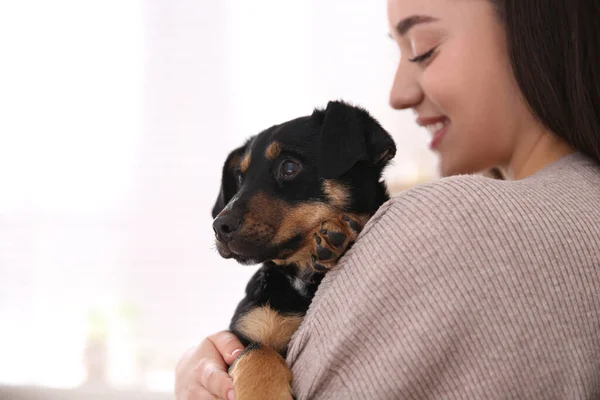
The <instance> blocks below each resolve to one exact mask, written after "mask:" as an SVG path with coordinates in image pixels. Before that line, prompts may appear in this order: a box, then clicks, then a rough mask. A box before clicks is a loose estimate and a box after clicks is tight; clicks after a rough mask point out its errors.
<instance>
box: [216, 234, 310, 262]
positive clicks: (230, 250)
mask: <svg viewBox="0 0 600 400" xmlns="http://www.w3.org/2000/svg"><path fill="white" fill-rule="evenodd" d="M302 242H303V241H302V236H301V235H297V236H294V237H293V238H291V239H289V240H287V241H286V242H284V243H283V244H279V245H272V244H254V243H250V242H248V241H245V240H243V239H240V238H233V239H232V240H230V241H228V242H227V243H225V242H221V241H220V240H218V239H217V240H216V247H217V251H218V252H219V255H220V256H221V257H223V258H233V259H234V260H236V261H237V262H239V263H240V264H244V265H253V264H261V263H264V262H267V261H273V260H277V259H282V258H285V257H287V256H288V255H290V254H292V253H293V252H295V251H296V250H297V249H298V248H299V247H300V246H301V244H302Z"/></svg>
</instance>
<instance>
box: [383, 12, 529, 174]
mask: <svg viewBox="0 0 600 400" xmlns="http://www.w3.org/2000/svg"><path fill="white" fill-rule="evenodd" d="M495 12H496V11H495V9H494V8H493V6H492V5H491V3H490V2H489V1H487V0H388V19H389V25H390V32H391V34H392V37H393V38H394V40H395V41H396V43H397V44H398V46H399V48H400V52H401V56H400V61H399V64H398V68H397V71H396V75H395V78H394V83H393V86H392V90H391V95H390V104H391V105H392V107H394V108H396V109H405V108H412V109H413V110H414V112H415V114H416V115H417V123H419V125H422V126H425V127H426V128H427V129H428V130H429V131H430V133H431V147H432V149H433V150H435V151H436V152H438V153H439V155H440V170H441V171H440V172H441V174H442V175H443V176H449V175H455V174H464V173H476V172H479V171H482V170H484V169H487V168H489V167H492V166H502V167H506V166H508V165H509V164H510V162H511V158H512V157H513V156H514V152H515V149H516V146H517V140H518V139H519V132H522V131H523V130H524V129H527V128H528V126H529V125H531V124H533V123H535V122H534V118H533V116H532V114H531V113H530V111H529V109H528V108H527V107H526V105H525V104H524V101H523V100H522V97H521V95H520V92H519V90H518V86H517V83H516V81H515V79H514V77H513V73H512V69H511V66H510V61H509V57H508V52H507V46H506V41H505V37H504V29H503V26H502V24H501V23H500V21H499V20H498V19H497V16H496V14H495Z"/></svg>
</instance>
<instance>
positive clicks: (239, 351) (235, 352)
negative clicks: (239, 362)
mask: <svg viewBox="0 0 600 400" xmlns="http://www.w3.org/2000/svg"><path fill="white" fill-rule="evenodd" d="M241 352H242V350H240V349H237V350H235V351H234V352H233V353H231V355H232V356H233V357H236V355H237V354H238V353H241Z"/></svg>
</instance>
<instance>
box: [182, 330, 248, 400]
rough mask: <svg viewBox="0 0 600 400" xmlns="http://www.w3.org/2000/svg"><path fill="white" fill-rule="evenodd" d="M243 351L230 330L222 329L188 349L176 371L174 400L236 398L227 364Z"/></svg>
mask: <svg viewBox="0 0 600 400" xmlns="http://www.w3.org/2000/svg"><path fill="white" fill-rule="evenodd" d="M242 350H244V346H242V343H240V341H239V340H238V338H237V337H236V336H235V335H234V334H233V333H231V332H228V331H222V332H219V333H215V334H214V335H211V336H209V337H207V338H206V339H204V340H203V341H202V342H201V343H200V344H199V345H198V346H196V347H193V348H191V349H189V350H188V351H187V352H186V353H185V354H184V355H183V357H182V358H181V360H179V363H178V364H177V368H176V370H175V398H176V399H177V400H207V399H211V400H214V399H227V400H232V399H235V396H234V392H233V379H232V378H231V377H230V376H229V375H228V374H227V366H228V365H231V363H233V361H234V360H235V358H236V357H237V356H238V355H239V354H240V352H241V351H242Z"/></svg>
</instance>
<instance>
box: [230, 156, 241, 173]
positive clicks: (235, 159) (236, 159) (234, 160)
mask: <svg viewBox="0 0 600 400" xmlns="http://www.w3.org/2000/svg"><path fill="white" fill-rule="evenodd" d="M239 162H240V156H238V155H235V156H233V157H231V160H229V164H227V168H229V169H230V170H233V169H234V168H235V167H236V166H237V165H238V163H239Z"/></svg>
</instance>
